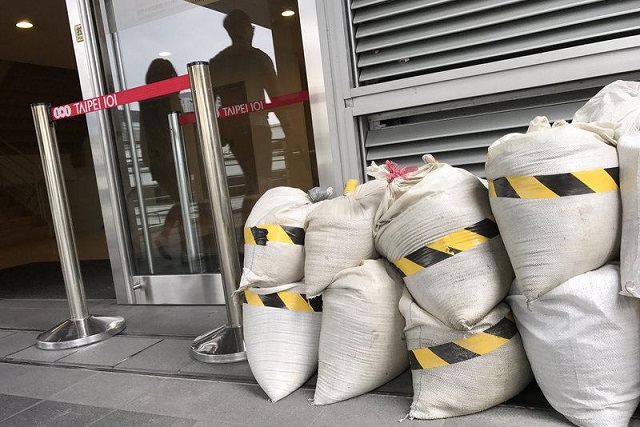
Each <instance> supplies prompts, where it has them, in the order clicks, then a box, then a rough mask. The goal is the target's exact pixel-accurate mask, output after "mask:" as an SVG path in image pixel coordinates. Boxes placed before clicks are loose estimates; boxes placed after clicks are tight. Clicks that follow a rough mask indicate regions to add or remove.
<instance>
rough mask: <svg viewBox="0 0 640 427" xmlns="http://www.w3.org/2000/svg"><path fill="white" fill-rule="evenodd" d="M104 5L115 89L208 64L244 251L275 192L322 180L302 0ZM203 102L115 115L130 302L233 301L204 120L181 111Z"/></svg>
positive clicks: (103, 31)
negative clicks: (249, 227) (248, 224)
mask: <svg viewBox="0 0 640 427" xmlns="http://www.w3.org/2000/svg"><path fill="white" fill-rule="evenodd" d="M96 6H97V7H98V10H97V11H96V13H97V15H98V17H99V18H100V19H99V25H98V27H99V28H98V31H99V34H98V39H99V40H100V42H101V50H102V54H103V58H102V61H103V67H104V69H105V72H106V75H107V76H108V77H107V81H106V84H107V86H108V90H109V91H110V92H115V91H120V90H124V89H128V88H132V87H137V86H142V85H145V84H149V83H153V82H158V81H162V80H166V79H169V78H171V77H175V76H178V75H183V74H186V72H187V64H188V63H190V62H193V61H202V60H206V61H209V64H210V71H211V80H212V86H213V92H214V96H215V98H216V103H217V107H218V113H219V127H220V133H221V139H222V144H223V151H224V153H225V165H226V171H227V176H228V181H229V193H230V196H231V201H232V209H233V213H234V220H235V228H236V232H237V236H238V242H239V247H241V248H242V240H241V239H242V227H243V225H244V222H245V220H246V218H247V216H248V214H249V213H250V211H251V208H252V206H253V204H254V203H255V202H256V201H257V199H258V198H259V197H260V195H262V194H264V192H265V191H267V190H268V189H269V188H273V187H275V186H280V185H286V186H293V187H298V188H301V189H304V190H307V189H309V188H311V187H312V186H314V185H317V183H318V178H317V167H316V164H315V153H314V141H313V132H312V127H311V120H310V110H309V105H308V101H307V100H308V95H307V92H306V91H307V82H306V70H305V61H304V54H303V45H302V38H301V32H300V22H299V18H298V13H297V3H296V1H295V0H250V1H249V0H248V1H237V0H221V1H213V0H211V1H193V2H186V1H182V0H175V1H167V0H137V1H130V0H106V1H100V2H98V3H97V4H96ZM270 105H272V106H278V107H277V108H270ZM192 110H193V105H192V102H191V94H190V91H188V90H186V91H183V92H181V93H175V94H171V95H169V96H165V97H161V98H155V99H151V100H147V101H141V102H136V103H132V104H129V105H127V106H125V107H120V108H118V109H112V111H111V126H112V134H113V135H114V141H113V144H114V145H115V153H116V157H117V159H116V163H117V168H118V171H117V176H118V177H119V182H120V188H121V193H122V194H121V195H120V200H119V201H118V203H121V205H122V212H124V215H123V216H124V217H125V220H124V221H125V222H126V224H125V230H127V234H128V236H126V237H127V241H128V246H129V247H128V254H127V256H126V262H128V263H129V265H128V270H129V271H130V272H131V275H130V278H129V280H128V281H126V282H127V283H123V284H121V285H119V284H118V283H116V286H126V287H130V288H131V290H129V293H133V295H134V296H135V298H134V301H129V302H133V303H138V304H212V303H220V302H222V291H221V286H220V274H219V266H218V259H217V254H216V242H215V238H216V237H215V234H214V232H213V229H214V227H213V225H212V222H211V221H212V220H211V217H210V214H209V212H210V207H209V203H216V201H210V200H208V199H207V194H208V192H207V189H206V181H205V178H204V177H205V175H204V171H203V165H202V162H201V153H200V150H199V142H198V141H197V130H196V128H195V126H197V124H189V123H187V122H188V120H181V119H180V117H182V118H185V117H188V116H186V115H185V114H186V113H189V112H190V111H192ZM172 112H177V116H170V113H172ZM170 119H171V120H173V122H172V124H170V121H171V120H170ZM107 233H109V230H107ZM240 256H241V255H240Z"/></svg>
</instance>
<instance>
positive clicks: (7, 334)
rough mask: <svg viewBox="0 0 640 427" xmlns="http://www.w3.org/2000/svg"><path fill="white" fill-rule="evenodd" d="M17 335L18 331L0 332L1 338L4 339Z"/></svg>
mask: <svg viewBox="0 0 640 427" xmlns="http://www.w3.org/2000/svg"><path fill="white" fill-rule="evenodd" d="M15 333H16V331H3V330H0V338H4V337H7V336H9V335H11V334H15Z"/></svg>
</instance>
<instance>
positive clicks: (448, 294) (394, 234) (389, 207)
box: [375, 164, 514, 330]
mask: <svg viewBox="0 0 640 427" xmlns="http://www.w3.org/2000/svg"><path fill="white" fill-rule="evenodd" d="M395 181H401V182H400V183H395ZM402 181H404V179H402V178H397V179H395V180H394V181H393V182H391V183H390V184H389V186H394V187H401V188H403V190H404V191H403V193H402V194H401V195H400V196H399V197H397V198H395V199H391V198H388V199H387V200H388V203H386V204H384V205H381V206H380V208H379V209H378V213H379V218H378V222H377V224H376V234H375V244H376V249H377V250H378V252H379V253H380V254H381V255H383V256H384V257H386V258H387V259H388V260H389V261H391V262H393V263H394V264H395V265H396V266H397V267H398V268H399V269H400V270H401V271H402V273H403V275H404V277H403V279H404V282H405V284H406V285H407V288H408V289H409V292H411V295H412V296H413V298H414V299H415V300H416V302H417V303H418V305H419V306H420V307H422V308H423V309H424V310H426V311H427V312H429V313H430V314H431V315H433V316H435V317H436V318H438V319H439V320H440V321H442V322H443V323H445V324H447V325H448V326H449V327H451V328H454V329H458V330H465V329H469V328H470V327H471V326H472V325H474V324H475V323H477V322H478V321H479V320H480V319H482V318H483V317H484V316H486V315H487V313H489V311H491V310H492V309H493V308H494V307H495V306H496V305H497V304H498V303H499V302H500V301H502V300H503V299H504V297H505V296H506V295H507V292H508V291H509V286H511V281H512V280H513V277H514V274H513V269H512V268H511V264H510V262H509V257H508V255H507V252H506V250H505V248H504V244H503V243H502V239H501V237H500V234H499V231H498V227H497V225H496V223H495V220H494V219H493V214H492V213H491V208H490V206H489V196H488V191H487V188H486V187H485V186H484V185H483V184H482V182H481V181H480V180H478V178H477V177H476V176H474V175H473V174H471V173H470V172H467V171H466V170H464V169H459V168H454V167H451V166H449V165H447V164H435V165H432V166H431V167H430V168H429V170H428V171H426V172H425V173H423V174H422V177H421V179H419V180H417V181H415V182H413V183H412V185H411V186H409V184H408V183H404V184H403V183H402ZM394 194H395V195H397V194H398V192H397V191H394ZM385 208H386V209H385Z"/></svg>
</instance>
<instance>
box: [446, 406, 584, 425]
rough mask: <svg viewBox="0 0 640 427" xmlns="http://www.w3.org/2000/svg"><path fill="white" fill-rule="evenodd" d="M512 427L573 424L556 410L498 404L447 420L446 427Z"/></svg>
mask: <svg viewBox="0 0 640 427" xmlns="http://www.w3.org/2000/svg"><path fill="white" fill-rule="evenodd" d="M483 425H484V426H492V427H511V426H526V425H535V426H536V427H551V426H558V427H568V426H572V425H573V424H571V423H570V422H569V421H567V420H566V419H565V418H564V417H563V416H562V415H560V414H559V413H557V412H555V411H545V410H534V411H532V410H531V409H527V408H511V407H507V406H496V407H494V408H491V409H488V410H486V411H482V412H479V413H477V414H472V415H466V416H463V417H455V418H449V419H447V420H445V423H444V427H477V426H483Z"/></svg>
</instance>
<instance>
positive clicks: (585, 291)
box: [507, 264, 640, 427]
mask: <svg viewBox="0 0 640 427" xmlns="http://www.w3.org/2000/svg"><path fill="white" fill-rule="evenodd" d="M619 286H620V278H619V270H618V266H617V265H612V264H608V265H606V266H604V267H602V268H600V269H598V270H595V271H590V272H588V273H585V274H582V275H580V276H577V277H574V278H572V279H570V280H568V281H567V282H565V283H563V284H561V285H560V286H558V287H556V288H555V289H553V290H551V291H549V292H548V293H546V294H545V295H543V296H541V297H540V298H538V299H537V300H536V301H532V302H529V303H527V298H526V297H525V296H524V295H522V288H521V287H520V285H519V283H518V282H517V281H516V282H514V284H513V289H512V293H513V295H511V296H509V297H507V302H508V303H509V304H510V305H511V307H512V308H513V312H514V314H515V319H516V323H517V325H518V329H519V330H520V333H521V335H522V339H523V341H524V347H525V350H526V352H527V356H528V357H529V360H530V362H531V367H532V368H533V373H534V375H535V378H536V380H537V383H538V385H539V386H540V389H541V390H542V392H543V393H544V396H545V397H546V398H547V400H548V401H549V403H550V404H551V406H553V407H554V408H555V409H556V410H557V411H558V412H560V413H561V414H562V415H564V416H565V417H567V418H568V419H569V421H571V422H573V423H575V424H576V425H580V426H586V427H604V426H607V427H617V426H620V427H623V426H624V427H626V426H627V425H628V424H629V420H630V418H631V416H632V414H633V412H634V411H635V409H636V406H637V405H638V402H639V400H640V360H639V359H638V357H637V354H638V348H640V301H638V300H636V299H634V298H626V297H623V296H621V295H619V294H618V289H619Z"/></svg>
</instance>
